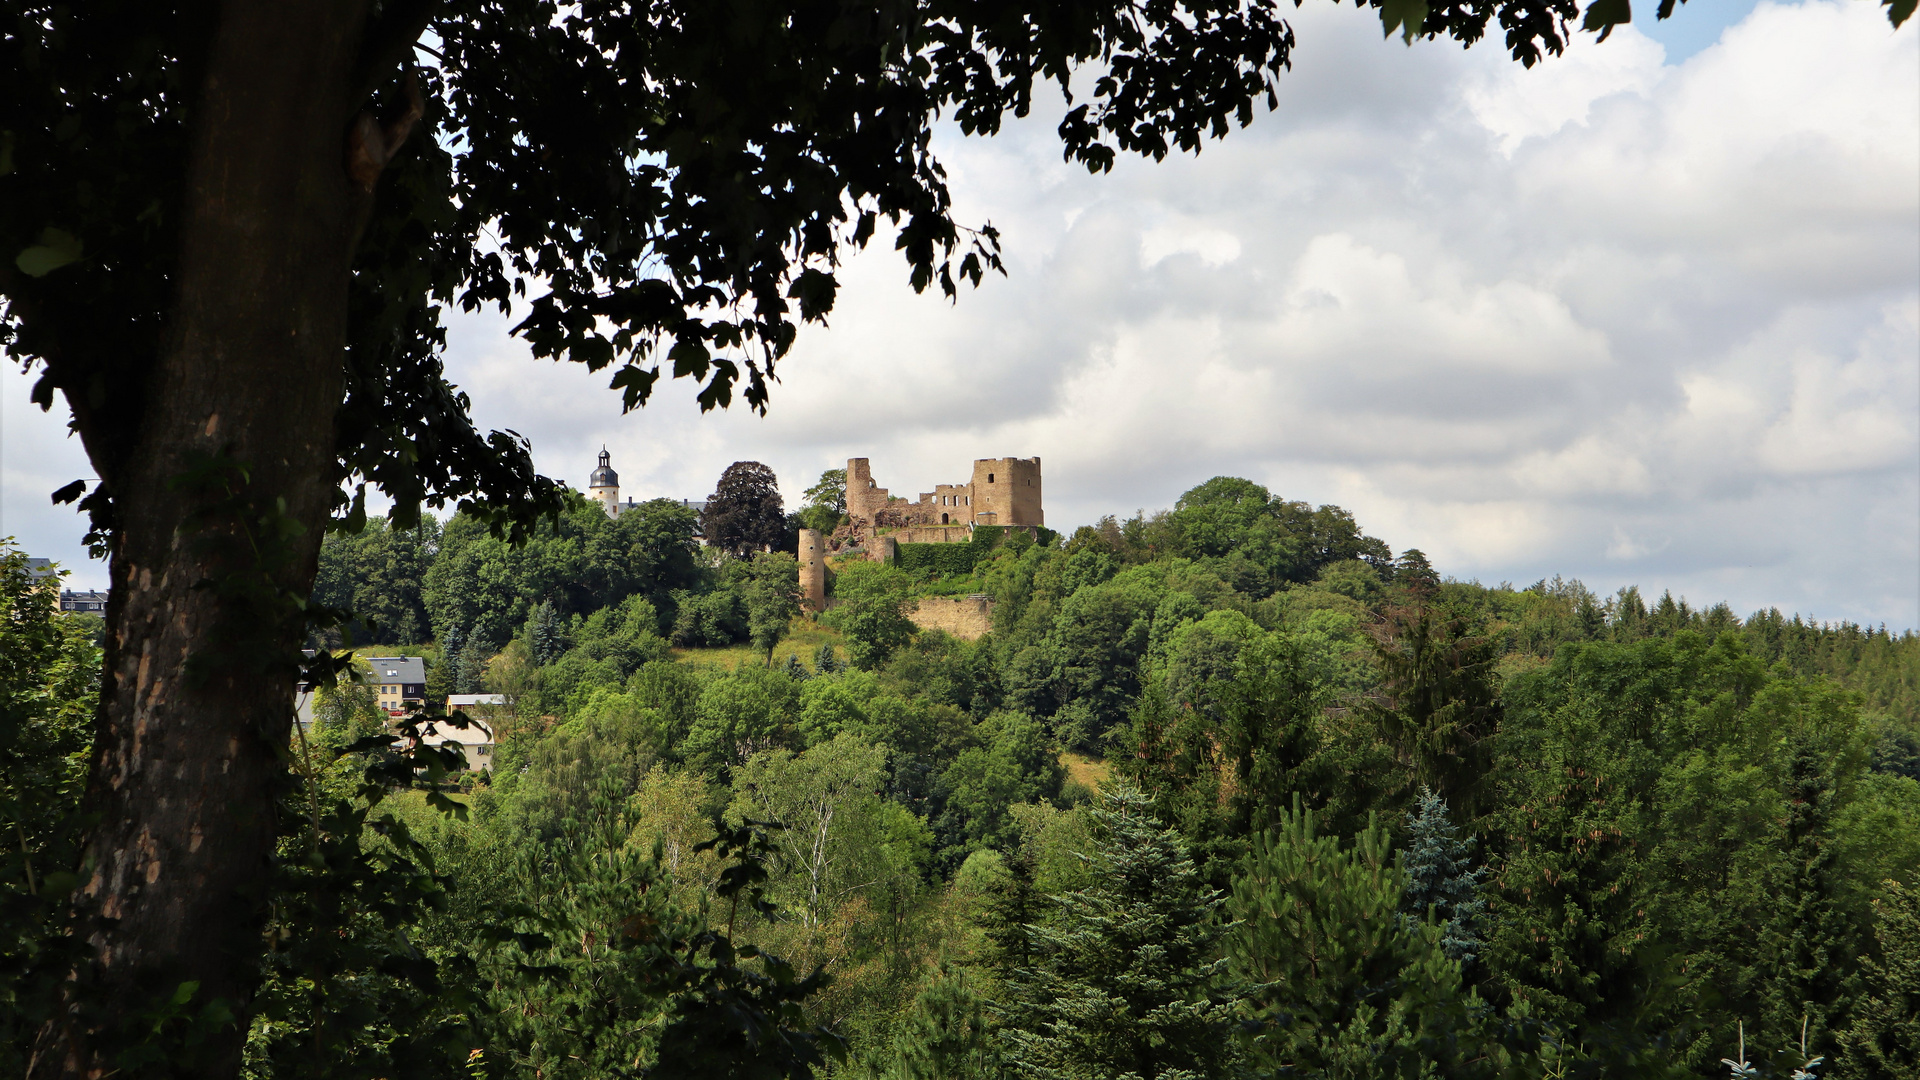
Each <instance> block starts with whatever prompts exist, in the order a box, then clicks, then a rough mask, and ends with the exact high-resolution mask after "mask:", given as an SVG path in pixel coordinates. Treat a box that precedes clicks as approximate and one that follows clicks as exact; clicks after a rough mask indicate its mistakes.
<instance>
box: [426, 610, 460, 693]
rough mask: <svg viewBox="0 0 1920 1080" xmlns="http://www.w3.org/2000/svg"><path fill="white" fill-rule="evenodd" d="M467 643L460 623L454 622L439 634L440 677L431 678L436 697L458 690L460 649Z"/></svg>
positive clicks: (457, 691)
mask: <svg viewBox="0 0 1920 1080" xmlns="http://www.w3.org/2000/svg"><path fill="white" fill-rule="evenodd" d="M466 643H467V636H466V635H465V634H463V633H461V632H460V624H459V623H454V624H452V625H450V626H448V627H447V628H446V630H445V631H443V632H442V633H441V635H440V672H439V674H440V678H438V679H435V680H433V681H434V682H435V683H436V684H437V685H435V686H434V687H432V690H433V692H434V695H435V696H436V697H444V696H445V695H447V694H457V693H459V692H460V650H461V648H462V647H464V646H465V645H466Z"/></svg>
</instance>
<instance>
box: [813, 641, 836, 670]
mask: <svg viewBox="0 0 1920 1080" xmlns="http://www.w3.org/2000/svg"><path fill="white" fill-rule="evenodd" d="M813 670H815V671H817V672H819V673H820V674H822V675H831V674H833V673H834V672H836V671H840V670H842V667H841V664H840V658H839V657H838V656H836V655H834V651H833V645H832V643H827V644H824V645H821V646H820V651H819V652H817V653H815V654H814V656H813Z"/></svg>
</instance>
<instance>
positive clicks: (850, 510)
mask: <svg viewBox="0 0 1920 1080" xmlns="http://www.w3.org/2000/svg"><path fill="white" fill-rule="evenodd" d="M887 499H888V495H887V489H886V488H883V487H880V486H878V485H877V484H875V483H874V482H873V467H872V466H871V465H870V464H869V463H868V462H867V459H866V458H863V457H857V458H849V459H847V516H848V517H849V518H852V519H853V522H854V524H856V525H866V526H868V527H872V525H873V515H874V514H875V512H877V511H878V510H880V508H882V507H884V506H886V505H887Z"/></svg>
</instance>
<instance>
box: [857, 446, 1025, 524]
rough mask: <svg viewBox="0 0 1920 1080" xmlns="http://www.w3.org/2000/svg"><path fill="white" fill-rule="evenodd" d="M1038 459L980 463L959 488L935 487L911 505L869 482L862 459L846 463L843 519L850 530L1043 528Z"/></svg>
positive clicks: (868, 471)
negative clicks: (847, 520) (969, 526)
mask: <svg viewBox="0 0 1920 1080" xmlns="http://www.w3.org/2000/svg"><path fill="white" fill-rule="evenodd" d="M1041 496H1042V492H1041V488H1040V459H1039V458H1037V457H1034V458H982V459H980V460H978V461H975V462H974V463H973V478H972V480H971V481H970V482H968V483H965V484H939V485H936V486H935V487H934V489H933V490H932V491H926V492H921V493H920V498H919V499H918V500H917V501H915V502H908V501H906V500H905V499H893V498H892V496H891V495H890V493H889V492H888V491H887V489H886V488H883V487H881V486H880V485H879V484H877V483H876V482H875V481H874V479H873V468H872V465H871V463H870V462H869V461H868V460H867V459H866V458H850V459H848V461H847V517H848V519H849V520H850V521H851V523H852V525H853V527H854V529H855V530H861V529H865V530H875V529H880V530H886V529H913V530H915V531H916V532H917V531H918V530H922V529H936V530H937V529H939V528H941V527H946V528H948V529H949V530H951V529H952V527H954V526H964V525H1014V526H1020V525H1027V526H1043V525H1045V524H1046V523H1047V520H1046V514H1045V512H1044V511H1043V510H1042V509H1041V505H1042V497H1041ZM965 539H967V537H966V536H964V535H961V534H960V533H958V532H954V531H948V532H946V533H944V534H929V535H926V536H919V535H915V536H903V537H902V541H903V542H905V543H918V544H929V543H931V544H938V543H953V542H956V541H959V540H965Z"/></svg>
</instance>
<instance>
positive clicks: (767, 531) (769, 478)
mask: <svg viewBox="0 0 1920 1080" xmlns="http://www.w3.org/2000/svg"><path fill="white" fill-rule="evenodd" d="M700 531H701V533H703V534H704V535H705V536H706V538H707V544H708V545H709V546H711V547H717V548H721V549H723V550H725V551H728V552H731V553H732V554H734V555H736V556H744V555H747V554H749V553H751V552H755V551H772V550H774V549H776V548H778V547H780V544H781V541H782V540H784V539H786V535H787V515H786V507H785V504H784V503H782V502H781V500H780V481H779V478H778V477H776V476H774V475H773V470H772V469H769V468H767V467H766V466H765V465H762V464H760V463H759V462H757V461H736V462H734V463H733V464H731V465H729V466H727V471H726V472H723V473H721V474H720V483H719V484H718V485H716V486H715V487H714V489H713V494H711V495H709V496H707V508H706V509H705V510H703V511H701V513H700Z"/></svg>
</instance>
